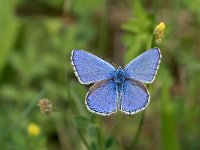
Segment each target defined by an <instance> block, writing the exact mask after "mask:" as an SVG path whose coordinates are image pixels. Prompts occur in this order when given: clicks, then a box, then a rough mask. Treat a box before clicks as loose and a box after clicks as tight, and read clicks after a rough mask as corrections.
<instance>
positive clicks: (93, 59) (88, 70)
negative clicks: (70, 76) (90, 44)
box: [71, 50, 115, 84]
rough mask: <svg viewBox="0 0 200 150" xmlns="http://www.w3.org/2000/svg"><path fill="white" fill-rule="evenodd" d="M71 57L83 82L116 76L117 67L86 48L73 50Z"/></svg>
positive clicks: (88, 82)
mask: <svg viewBox="0 0 200 150" xmlns="http://www.w3.org/2000/svg"><path fill="white" fill-rule="evenodd" d="M71 59H72V65H73V68H74V70H75V73H76V75H77V77H78V79H79V81H80V82H81V83H82V84H90V83H95V82H98V81H101V80H106V79H109V78H112V77H113V76H114V71H115V68H114V67H113V66H112V65H111V64H109V63H108V62H106V61H104V60H103V59H101V58H98V57H97V56H95V55H93V54H91V53H88V52H86V51H84V50H73V51H72V56H71Z"/></svg>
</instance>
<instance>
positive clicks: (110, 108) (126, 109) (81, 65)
mask: <svg viewBox="0 0 200 150" xmlns="http://www.w3.org/2000/svg"><path fill="white" fill-rule="evenodd" d="M71 59H72V65H73V68H74V70H75V74H76V75H77V77H78V80H79V81H80V82H81V83H82V84H91V83H95V84H94V85H93V86H92V87H91V88H90V89H89V92H88V93H87V95H86V99H85V103H86V106H87V108H88V110H90V111H91V112H94V113H97V114H99V115H104V116H105V115H110V114H112V113H114V112H116V111H117V110H118V111H121V112H123V113H126V114H135V113H137V112H139V111H141V110H143V109H145V107H146V106H147V105H148V103H149V100H150V95H149V92H148V90H147V88H146V86H145V85H144V84H143V83H142V82H144V83H152V82H153V81H154V79H155V75H156V73H157V70H158V67H159V63H160V59H161V53H160V50H159V49H158V48H152V49H150V50H148V51H146V52H145V53H143V54H142V55H140V56H138V57H136V58H135V59H133V60H132V61H131V62H130V63H129V64H128V65H126V66H125V68H122V67H121V66H119V67H118V68H117V69H116V68H115V67H113V66H112V65H111V64H109V63H108V62H106V61H104V60H103V59H100V58H99V57H97V56H95V55H93V54H90V53H88V52H86V51H84V50H73V51H72V57H71Z"/></svg>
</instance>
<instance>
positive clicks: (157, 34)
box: [154, 22, 166, 44]
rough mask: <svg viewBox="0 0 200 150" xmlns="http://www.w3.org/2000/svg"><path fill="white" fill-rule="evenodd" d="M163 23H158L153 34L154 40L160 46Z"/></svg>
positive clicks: (163, 29)
mask: <svg viewBox="0 0 200 150" xmlns="http://www.w3.org/2000/svg"><path fill="white" fill-rule="evenodd" d="M165 28H166V26H165V23H164V22H160V23H159V24H158V25H157V26H156V27H155V30H154V34H155V40H156V43H157V44H160V43H161V42H162V39H163V37H164V32H165Z"/></svg>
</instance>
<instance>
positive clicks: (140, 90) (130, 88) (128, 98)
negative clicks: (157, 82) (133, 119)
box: [120, 79, 150, 115]
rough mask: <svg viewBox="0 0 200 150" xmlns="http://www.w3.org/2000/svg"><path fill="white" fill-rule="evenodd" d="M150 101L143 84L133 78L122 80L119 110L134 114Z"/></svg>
mask: <svg viewBox="0 0 200 150" xmlns="http://www.w3.org/2000/svg"><path fill="white" fill-rule="evenodd" d="M149 101H150V95H149V92H148V90H147V88H146V87H145V85H144V84H143V83H141V82H139V81H136V80H133V79H127V80H126V81H125V82H124V86H123V94H122V101H121V109H120V111H122V112H124V113H126V114H130V115H132V114H135V113H137V112H139V111H141V110H143V109H144V108H145V107H146V106H147V105H148V103H149Z"/></svg>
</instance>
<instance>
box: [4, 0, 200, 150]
mask: <svg viewBox="0 0 200 150" xmlns="http://www.w3.org/2000/svg"><path fill="white" fill-rule="evenodd" d="M199 6H200V1H199V0H193V1H188V0H182V1H181V0H169V1H160V0H148V1H145V0H142V1H139V0H134V1H132V0H123V1H122V0H0V147H1V149H4V150H27V149H30V150H87V149H89V150H104V149H106V150H115V149H119V150H124V149H130V150H131V149H139V150H144V149H147V150H156V149H162V150H179V149H186V150H188V149H190V150H197V149H200V142H199V140H200V127H199V125H200V105H199V104H200V102H199V97H200V88H199V85H200V74H199V73H200V49H199V47H200V34H199V33H200V9H199ZM161 21H163V22H165V24H166V32H165V34H164V39H163V41H162V43H161V44H159V45H156V44H155V43H154V44H153V45H154V46H158V47H159V48H160V49H161V52H162V55H163V58H162V62H161V65H160V69H159V71H158V74H157V78H156V80H155V82H154V83H153V84H151V85H150V86H149V91H150V93H151V102H150V104H149V106H148V107H147V108H146V110H145V113H144V111H143V112H140V113H137V114H135V115H133V116H128V115H125V114H121V113H120V112H118V113H117V114H113V115H111V116H109V117H101V116H97V115H95V114H92V113H90V112H88V110H87V109H86V106H85V102H84V97H85V95H86V93H87V90H88V88H89V86H84V85H81V84H80V83H78V81H77V79H76V77H75V75H74V72H73V69H72V66H71V64H70V55H71V54H70V53H71V51H72V49H75V48H76V49H85V50H87V51H88V52H91V53H93V54H96V55H97V56H99V57H103V58H106V59H108V60H111V61H112V62H114V63H116V64H117V65H125V64H126V63H128V62H129V61H130V60H132V59H133V58H135V57H136V56H137V55H139V54H140V53H142V52H144V51H145V50H147V49H148V48H150V47H151V45H152V44H151V43H152V37H153V32H154V28H155V27H156V25H157V24H158V23H159V22H161ZM153 42H154V41H153ZM41 98H48V99H49V100H50V101H51V102H52V104H53V109H54V110H55V111H53V112H52V113H51V115H45V114H42V113H40V110H39V107H38V106H37V103H38V100H39V99H41ZM143 117H144V118H143ZM142 118H143V119H142ZM31 123H35V124H36V127H35V128H36V129H38V130H40V132H38V133H36V134H33V133H31V132H28V131H27V128H28V127H29V126H30V124H31Z"/></svg>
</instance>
